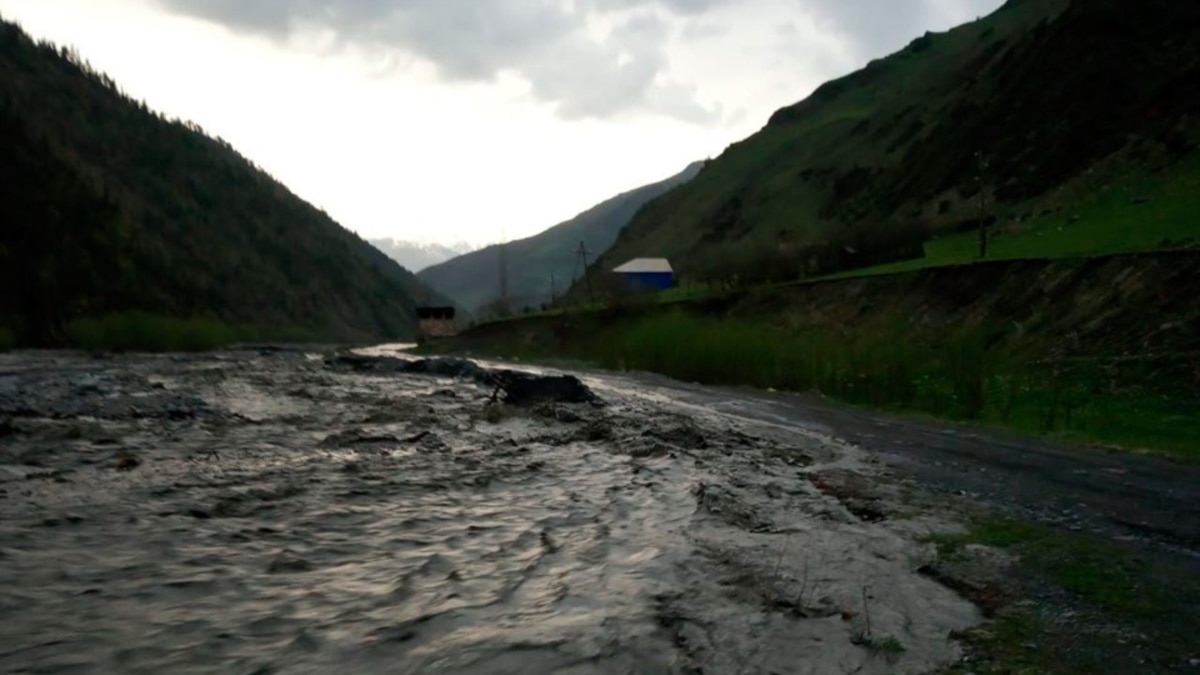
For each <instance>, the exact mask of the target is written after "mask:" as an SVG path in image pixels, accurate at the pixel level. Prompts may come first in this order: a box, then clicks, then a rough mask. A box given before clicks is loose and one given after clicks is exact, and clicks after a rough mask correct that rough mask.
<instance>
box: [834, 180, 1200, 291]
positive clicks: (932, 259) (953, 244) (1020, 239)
mask: <svg viewBox="0 0 1200 675" xmlns="http://www.w3.org/2000/svg"><path fill="white" fill-rule="evenodd" d="M1075 190H1076V191H1078V192H1080V193H1081V194H1080V195H1079V196H1078V198H1077V199H1076V200H1072V205H1071V207H1070V208H1062V209H1061V210H1059V211H1058V212H1056V213H1048V214H1045V215H1037V216H1035V217H1033V218H1030V219H1027V220H1025V221H1024V222H1022V223H1020V224H1017V225H1012V226H1010V227H993V228H992V230H991V231H992V236H991V237H990V239H989V244H988V256H987V260H1028V259H1053V258H1077V257H1091V256H1099V255H1111V254H1118V253H1133V252H1139V251H1159V250H1168V249H1174V248H1180V247H1184V246H1194V245H1197V244H1198V243H1200V159H1192V160H1189V161H1188V162H1186V163H1185V164H1183V165H1182V166H1180V167H1179V168H1178V169H1177V170H1175V171H1173V172H1172V173H1171V174H1170V175H1169V176H1167V177H1165V178H1164V177H1161V176H1155V175H1149V174H1146V173H1144V172H1140V173H1134V174H1132V175H1127V176H1124V177H1123V179H1122V180H1121V181H1120V182H1119V183H1117V184H1109V185H1102V186H1092V185H1084V186H1076V187H1075ZM1013 215H1015V214H1013V213H1009V214H1006V216H1013ZM1002 220H1003V219H1002ZM979 260H980V258H979V237H978V234H977V233H976V232H962V233H957V234H948V235H943V236H940V237H937V238H935V239H933V240H932V241H930V242H929V243H927V244H926V245H925V258H923V259H918V260H905V261H902V262H897V263H890V264H887V265H878V266H875V267H868V268H862V269H857V270H847V271H845V272H839V273H837V274H831V275H827V276H824V277H820V279H819V280H822V281H825V280H831V279H848V278H856V277H866V276H878V275H884V274H899V273H903V272H913V271H917V270H921V269H926V268H930V267H945V266H948V265H962V264H969V263H975V262H979Z"/></svg>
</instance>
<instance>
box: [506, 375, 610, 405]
mask: <svg viewBox="0 0 1200 675" xmlns="http://www.w3.org/2000/svg"><path fill="white" fill-rule="evenodd" d="M492 378H493V383H494V385H495V386H496V393H499V392H504V402H505V403H507V404H509V405H520V406H523V405H533V404H535V403H544V402H555V403H596V402H597V401H598V399H597V398H596V395H595V394H593V393H592V390H591V389H588V387H587V385H586V384H584V383H583V382H581V381H580V380H579V378H577V377H575V376H574V375H531V374H529V373H520V372H516V371H512V370H497V371H495V372H493V373H492Z"/></svg>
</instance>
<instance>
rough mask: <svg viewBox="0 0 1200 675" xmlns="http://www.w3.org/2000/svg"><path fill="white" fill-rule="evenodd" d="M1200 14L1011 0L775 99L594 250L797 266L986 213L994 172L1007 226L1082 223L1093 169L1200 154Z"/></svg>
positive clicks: (780, 276) (780, 275)
mask: <svg viewBox="0 0 1200 675" xmlns="http://www.w3.org/2000/svg"><path fill="white" fill-rule="evenodd" d="M1197 32H1200V8H1198V7H1197V6H1195V5H1194V3H1192V4H1191V5H1189V4H1186V3H1172V2H1170V1H1169V0H1148V1H1147V2H1132V0H1103V1H1101V2H1081V1H1079V0H1075V1H1071V0H1043V1H1041V2H1032V1H1030V0H1010V1H1009V2H1008V3H1007V4H1005V5H1004V6H1003V7H1001V8H1000V9H999V10H997V11H996V12H995V13H993V14H992V15H990V16H988V17H985V18H983V19H981V20H979V21H976V22H972V23H969V24H965V25H963V26H960V27H958V28H955V29H952V30H950V31H947V32H945V33H937V34H934V33H926V34H925V35H924V36H921V37H918V38H917V39H915V40H913V41H912V42H911V43H910V44H909V45H908V46H907V47H906V48H905V49H903V50H901V51H900V52H897V53H896V54H893V55H891V56H888V57H886V58H883V59H878V60H876V61H873V62H871V63H870V64H869V65H867V66H866V67H865V68H863V69H861V70H859V71H856V72H854V73H851V74H849V75H847V76H845V77H842V78H838V79H836V80H833V81H831V82H828V83H826V84H824V85H822V86H821V87H819V88H818V89H817V90H816V91H815V92H814V93H813V94H812V95H810V96H809V97H807V98H806V99H804V100H802V101H800V102H798V103H796V104H794V105H791V106H787V107H785V108H782V109H781V110H779V111H777V112H776V113H775V114H773V115H772V116H771V118H770V120H769V122H768V123H767V124H766V125H765V126H764V127H763V128H762V129H761V130H760V131H759V132H757V133H755V134H753V135H751V136H750V137H748V138H746V139H744V140H742V141H739V142H738V143H735V144H733V145H731V146H730V147H729V148H728V149H727V150H726V151H725V152H724V153H722V154H721V155H720V156H718V157H717V158H715V159H714V160H713V161H712V163H711V164H710V165H709V167H708V168H707V169H706V170H705V171H704V172H703V174H701V175H700V176H699V177H698V178H697V179H696V180H695V181H692V182H691V183H689V184H688V185H686V186H683V187H681V188H680V189H678V190H675V191H672V192H671V193H669V194H667V195H664V196H662V197H659V198H658V199H655V200H653V201H651V202H649V203H648V204H646V206H645V207H644V208H643V209H642V210H641V211H640V212H639V213H638V215H637V216H636V217H635V218H634V219H633V221H632V222H631V223H630V224H629V226H628V227H627V228H626V229H625V230H624V231H623V232H622V235H621V237H620V238H619V239H618V241H617V243H616V244H615V245H614V247H613V248H612V249H611V250H610V251H609V252H608V253H607V254H606V255H605V256H604V257H603V259H601V260H598V261H597V267H599V268H603V267H604V266H610V265H611V264H612V263H616V262H619V261H620V260H622V259H627V258H631V257H636V256H638V255H643V254H649V253H650V252H654V253H655V254H665V255H668V256H669V257H671V258H672V259H673V260H674V261H677V262H678V263H679V264H678V265H677V267H678V268H680V269H681V270H682V271H683V273H684V274H690V275H692V276H714V275H716V276H721V275H723V274H731V273H733V272H736V273H739V274H741V276H743V277H748V276H752V275H754V274H755V273H757V272H758V271H760V270H767V269H771V268H772V267H773V266H777V267H778V268H779V269H778V270H776V271H774V276H773V278H772V279H771V280H774V281H786V280H794V279H796V278H801V277H803V276H806V275H808V272H806V263H805V261H804V259H805V258H808V257H810V256H808V255H807V254H806V252H807V251H809V250H815V249H814V247H817V248H819V247H822V246H824V247H832V248H833V249H834V250H835V251H836V250H839V249H843V248H844V249H851V250H856V249H859V248H862V247H864V246H870V245H871V244H872V242H873V241H875V240H878V239H881V238H889V237H892V238H899V239H907V240H909V241H916V242H919V241H921V240H922V238H928V237H929V236H942V235H944V234H947V233H952V232H961V231H962V230H963V229H965V228H971V227H978V225H979V221H980V218H981V213H980V199H979V194H980V192H981V188H982V192H983V197H984V199H983V202H984V208H985V212H984V214H983V215H982V217H983V218H984V219H985V220H986V219H991V220H994V221H995V223H996V225H997V228H998V230H1000V231H1003V232H1005V233H1008V232H1009V231H1012V232H1017V233H1019V232H1025V231H1033V230H1036V229H1038V228H1042V229H1050V228H1055V227H1061V226H1065V225H1069V224H1071V223H1072V222H1073V220H1072V216H1071V213H1072V211H1071V210H1070V209H1072V208H1075V204H1077V203H1078V201H1076V202H1071V201H1069V200H1068V199H1067V193H1081V192H1085V190H1082V189H1076V187H1078V185H1077V184H1080V182H1081V181H1086V180H1088V176H1089V175H1090V174H1089V172H1100V171H1101V170H1103V171H1107V172H1108V174H1111V177H1110V178H1107V179H1105V180H1100V179H1095V180H1094V181H1093V182H1095V183H1098V184H1097V185H1091V184H1088V185H1087V186H1086V187H1089V188H1091V189H1092V190H1091V191H1092V192H1093V193H1094V192H1096V191H1097V190H1100V189H1105V182H1107V183H1114V182H1116V183H1132V182H1133V181H1132V180H1129V179H1128V176H1129V175H1131V174H1132V173H1133V172H1135V171H1144V172H1149V173H1154V172H1162V171H1173V170H1175V167H1176V166H1177V165H1178V161H1179V160H1180V159H1182V158H1185V157H1188V156H1194V155H1195V151H1196V147H1197V133H1196V128H1197V123H1196V117H1197V114H1198V113H1200V100H1198V99H1200V94H1197V93H1196V92H1198V91H1200V76H1198V75H1197V73H1198V72H1200V68H1198V67H1197V63H1200V49H1198V48H1197V45H1196V42H1195V41H1194V40H1191V39H1190V38H1189V37H1188V36H1189V35H1194V34H1196V33H1197ZM981 158H982V160H983V161H982V162H980V159H981ZM1072 186H1076V187H1072ZM901 243H903V242H901ZM889 245H890V244H889ZM905 245H910V246H911V244H905ZM835 257H838V256H835ZM843 257H844V256H843ZM835 262H836V261H835ZM776 264H777V265H776ZM721 267H723V268H725V270H724V271H720V270H717V268H721ZM729 268H736V269H734V270H733V272H730V271H729ZM835 269H837V267H836V266H835ZM821 271H822V272H827V271H830V270H828V269H825V270H821ZM763 280H766V279H763Z"/></svg>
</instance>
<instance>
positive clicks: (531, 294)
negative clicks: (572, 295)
mask: <svg viewBox="0 0 1200 675" xmlns="http://www.w3.org/2000/svg"><path fill="white" fill-rule="evenodd" d="M702 166H703V163H702V162H697V163H694V164H692V165H690V166H688V167H687V168H686V169H684V170H683V171H682V172H680V173H679V174H677V175H675V176H672V177H671V178H668V179H666V180H664V181H661V182H658V183H654V184H651V185H646V186H643V187H640V188H637V189H635V190H630V191H629V192H625V193H623V194H620V195H618V196H616V197H613V198H612V199H609V200H607V201H605V202H603V203H601V204H598V205H597V206H594V207H592V208H591V209H588V210H587V211H584V212H583V213H581V214H579V215H578V216H576V217H574V218H572V219H571V220H568V221H566V222H563V223H560V224H558V225H555V226H554V227H552V228H550V229H548V230H546V231H545V232H542V233H541V234H538V235H535V236H533V237H529V238H527V239H521V240H519V241H513V242H509V243H508V244H504V245H503V246H501V245H495V246H489V247H487V248H484V249H482V250H479V251H475V252H473V253H468V254H466V255H464V256H461V257H458V258H454V259H453V260H450V261H448V262H444V263H442V264H440V265H435V266H433V267H430V268H429V269H427V270H424V271H423V272H421V273H420V274H419V275H418V276H419V278H420V279H421V280H422V281H424V282H425V283H427V284H429V285H430V286H431V287H433V288H434V289H436V290H437V291H439V292H441V293H443V294H445V295H448V296H449V297H451V298H453V299H454V300H455V301H456V302H458V303H460V304H461V305H462V306H464V307H466V308H467V309H469V310H471V311H475V312H477V311H479V310H481V309H483V308H484V307H485V306H486V305H488V304H489V303H494V302H495V301H497V300H498V299H500V270H501V255H504V256H505V258H506V264H505V265H504V268H505V269H506V270H507V281H508V295H509V303H510V305H511V307H512V308H513V309H520V308H522V307H534V306H539V305H541V304H543V303H547V302H549V301H550V299H551V294H552V293H553V292H554V290H555V288H553V287H552V286H557V290H558V292H560V293H561V292H563V291H565V290H566V289H567V287H568V286H569V285H570V283H571V281H572V280H573V279H574V277H575V276H576V275H579V274H580V273H581V271H582V270H581V269H580V268H579V264H578V261H577V258H576V256H575V255H574V254H573V251H575V250H577V249H578V248H579V243H580V242H581V241H582V242H583V243H584V244H585V245H586V247H587V249H588V251H590V252H591V253H592V254H593V255H596V254H599V253H602V252H604V251H606V250H608V248H609V247H610V246H612V244H613V242H614V241H615V240H616V238H617V235H618V234H619V233H620V232H621V230H622V229H623V228H624V227H625V226H626V225H627V224H628V223H629V221H630V219H631V218H633V215H634V214H635V213H636V212H637V210H638V209H639V208H641V207H642V205H643V204H645V203H646V202H648V201H650V200H651V199H654V198H655V197H658V196H659V195H662V194H664V193H666V192H668V191H669V190H671V189H673V188H676V187H678V186H680V185H683V184H685V183H687V182H688V181H690V180H691V179H692V178H694V177H695V176H696V175H697V174H698V173H699V172H700V169H701V167H702ZM552 277H553V283H552Z"/></svg>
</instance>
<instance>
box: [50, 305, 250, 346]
mask: <svg viewBox="0 0 1200 675" xmlns="http://www.w3.org/2000/svg"><path fill="white" fill-rule="evenodd" d="M67 336H68V338H69V339H70V341H71V344H72V345H73V346H75V347H78V348H81V349H90V350H114V351H139V352H167V351H184V352H191V351H206V350H211V349H216V348H218V347H222V346H225V345H229V344H232V343H235V342H240V341H245V340H251V339H254V338H255V337H256V335H255V333H254V331H252V330H250V329H247V328H243V327H236V326H231V325H229V324H226V323H223V322H221V321H217V320H215V319H208V318H188V319H180V318H174V317H166V316H158V315H154V314H148V313H146V312H122V313H119V314H110V315H107V316H103V317H99V318H86V319H76V320H74V321H72V322H71V323H70V324H68V326H67Z"/></svg>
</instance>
